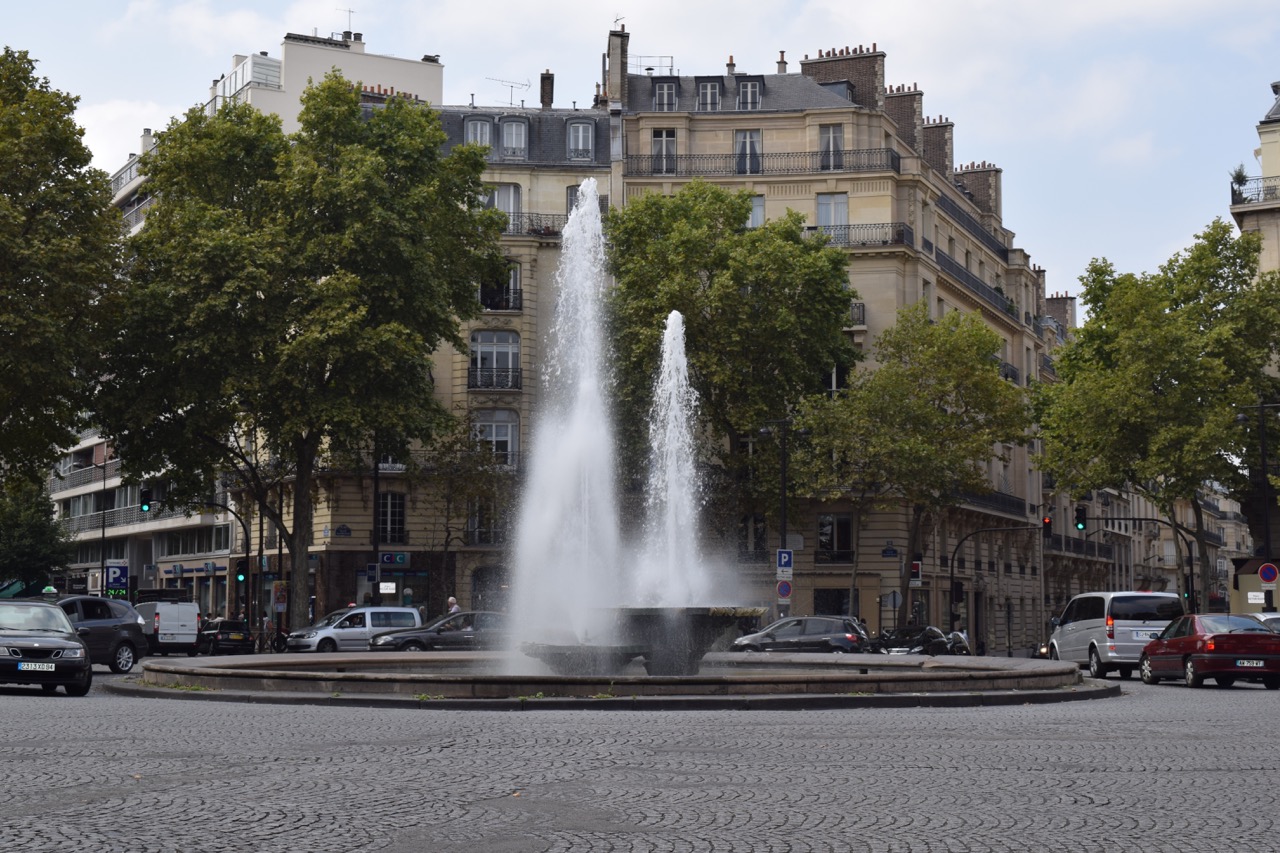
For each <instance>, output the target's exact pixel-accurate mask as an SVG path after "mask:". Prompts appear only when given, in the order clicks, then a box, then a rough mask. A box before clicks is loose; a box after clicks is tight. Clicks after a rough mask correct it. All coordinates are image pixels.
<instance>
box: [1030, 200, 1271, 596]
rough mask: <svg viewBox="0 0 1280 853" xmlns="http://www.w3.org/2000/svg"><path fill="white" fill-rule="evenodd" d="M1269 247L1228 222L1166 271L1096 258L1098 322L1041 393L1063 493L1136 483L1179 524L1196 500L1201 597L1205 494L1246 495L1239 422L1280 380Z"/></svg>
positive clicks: (1089, 294) (1091, 282) (1090, 286)
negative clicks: (1261, 265)
mask: <svg viewBox="0 0 1280 853" xmlns="http://www.w3.org/2000/svg"><path fill="white" fill-rule="evenodd" d="M1260 250H1261V240H1260V238H1259V237H1258V235H1256V234H1241V235H1238V236H1236V235H1235V234H1234V233H1233V229H1232V228H1231V226H1230V225H1228V224H1226V223H1225V222H1223V221H1222V220H1221V219H1218V220H1215V221H1214V222H1213V223H1211V224H1210V225H1209V227H1208V228H1206V229H1205V231H1204V232H1202V233H1201V234H1199V235H1197V237H1196V242H1195V243H1194V244H1193V245H1192V246H1191V248H1190V249H1188V250H1186V251H1185V252H1179V253H1177V254H1175V255H1174V256H1173V257H1172V258H1170V260H1169V261H1168V262H1166V263H1165V264H1164V265H1163V266H1161V267H1160V269H1159V271H1158V272H1156V273H1150V274H1148V273H1144V274H1142V275H1135V274H1133V273H1119V274H1118V273H1117V272H1116V271H1115V268H1114V267H1113V266H1112V265H1111V264H1110V263H1108V262H1107V261H1105V260H1095V261H1094V262H1093V263H1091V264H1090V265H1089V268H1088V270H1087V271H1086V273H1085V275H1084V276H1082V277H1081V283H1082V284H1083V285H1084V291H1083V294H1082V299H1083V301H1084V303H1085V304H1086V305H1087V306H1088V307H1089V319H1088V321H1087V322H1086V323H1085V324H1084V325H1083V326H1082V327H1081V328H1080V330H1079V331H1078V333H1077V334H1076V336H1075V339H1074V340H1073V341H1071V342H1070V343H1069V344H1068V345H1067V347H1066V348H1065V350H1064V351H1063V352H1062V355H1061V357H1060V359H1059V368H1058V371H1057V372H1058V376H1059V380H1060V381H1059V382H1057V383H1053V384H1046V385H1044V386H1041V387H1040V388H1039V389H1038V391H1037V399H1036V411H1037V415H1038V421H1039V423H1040V430H1041V433H1042V435H1043V437H1044V450H1043V454H1042V460H1041V465H1042V468H1043V469H1044V470H1045V471H1046V472H1047V473H1050V474H1052V475H1054V476H1055V477H1056V478H1057V480H1058V481H1059V482H1060V483H1062V484H1063V486H1064V488H1066V489H1069V490H1070V491H1071V492H1072V493H1073V494H1081V493H1083V492H1085V491H1088V490H1090V489H1096V488H1102V487H1106V486H1112V487H1119V486H1127V487H1129V488H1132V489H1135V490H1137V491H1138V492H1139V493H1141V494H1144V495H1146V496H1147V497H1148V498H1150V499H1151V501H1152V502H1153V503H1155V504H1156V505H1157V506H1159V507H1160V508H1161V510H1162V511H1163V512H1164V514H1165V515H1166V517H1167V518H1168V519H1169V520H1170V522H1173V521H1174V507H1175V505H1176V504H1177V503H1178V502H1180V501H1186V502H1188V504H1189V505H1190V507H1191V509H1192V513H1193V516H1194V519H1195V527H1194V531H1193V532H1194V534H1195V536H1196V539H1197V540H1198V541H1199V545H1200V547H1199V548H1198V552H1199V554H1200V574H1201V578H1202V580H1201V583H1202V584H1203V585H1202V586H1201V589H1207V588H1208V584H1209V582H1210V574H1211V566H1210V565H1209V562H1208V549H1207V548H1206V547H1205V541H1204V533H1205V527H1204V519H1203V516H1202V510H1201V506H1200V502H1199V500H1198V499H1197V497H1198V494H1199V492H1200V491H1201V490H1202V489H1203V487H1204V485H1205V483H1207V482H1210V481H1213V482H1218V483H1222V484H1227V485H1234V486H1239V484H1240V477H1239V473H1238V466H1239V464H1240V460H1250V459H1255V458H1257V457H1256V455H1254V454H1255V451H1253V450H1252V449H1251V448H1248V447H1247V446H1246V443H1245V442H1246V441H1247V439H1248V432H1247V430H1246V429H1244V428H1242V427H1241V425H1240V424H1239V423H1238V422H1237V417H1238V416H1239V415H1240V414H1241V413H1246V412H1247V411H1248V409H1247V407H1248V406H1250V405H1254V404H1256V403H1257V402H1258V401H1259V399H1262V398H1268V397H1269V396H1270V395H1271V393H1272V389H1273V388H1274V383H1275V380H1274V379H1273V378H1272V377H1270V376H1268V374H1267V368H1268V365H1270V364H1271V363H1272V361H1273V359H1274V358H1275V356H1276V354H1277V350H1278V348H1280V276H1278V275H1277V274H1276V273H1274V272H1268V273H1264V274H1261V275H1260V274H1259V273H1258V255H1259V252H1260ZM1246 464H1247V462H1246ZM1175 542H1180V538H1179V537H1175Z"/></svg>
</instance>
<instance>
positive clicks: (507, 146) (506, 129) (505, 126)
mask: <svg viewBox="0 0 1280 853" xmlns="http://www.w3.org/2000/svg"><path fill="white" fill-rule="evenodd" d="M527 137H528V128H527V127H525V123H524V122H522V121H504V122H503V123H502V156H503V157H519V158H522V159H523V158H524V157H525V156H527V155H528V143H527V141H526V140H527Z"/></svg>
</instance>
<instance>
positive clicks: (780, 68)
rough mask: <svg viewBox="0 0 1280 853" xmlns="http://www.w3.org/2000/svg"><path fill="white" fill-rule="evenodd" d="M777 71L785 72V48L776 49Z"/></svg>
mask: <svg viewBox="0 0 1280 853" xmlns="http://www.w3.org/2000/svg"><path fill="white" fill-rule="evenodd" d="M778 73H779V74H786V73H787V52H786V51H785V50H780V51H778Z"/></svg>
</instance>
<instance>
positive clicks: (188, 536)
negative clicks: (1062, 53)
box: [153, 524, 231, 558]
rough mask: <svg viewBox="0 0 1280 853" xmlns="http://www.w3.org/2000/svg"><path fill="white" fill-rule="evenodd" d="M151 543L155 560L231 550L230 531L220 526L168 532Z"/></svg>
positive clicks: (226, 527)
mask: <svg viewBox="0 0 1280 853" xmlns="http://www.w3.org/2000/svg"><path fill="white" fill-rule="evenodd" d="M153 542H154V545H153V547H154V549H155V556H156V557H157V558H160V557H179V556H194V555H201V554H211V553H216V552H218V551H228V550H230V549H231V529H230V527H228V526H227V525H225V524H220V525H217V526H214V527H193V528H190V529H187V530H170V531H166V532H165V533H164V534H163V535H157V536H156V537H155V539H154V540H153Z"/></svg>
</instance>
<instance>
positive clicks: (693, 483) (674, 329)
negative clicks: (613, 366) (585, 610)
mask: <svg viewBox="0 0 1280 853" xmlns="http://www.w3.org/2000/svg"><path fill="white" fill-rule="evenodd" d="M696 409H697V395H696V393H695V392H694V390H693V389H692V388H691V387H690V386H689V367H688V360H687V359H686V356H685V347H684V316H683V315H681V314H680V312H679V311H672V312H671V313H670V314H669V315H668V316H667V323H666V329H665V331H664V333H663V336H662V362H661V367H660V368H659V371H658V376H657V378H656V379H655V381H654V384H653V407H652V409H651V411H650V414H649V446H650V466H649V481H648V484H647V488H646V491H645V510H646V513H645V516H646V521H645V541H644V547H643V549H642V554H641V558H640V562H639V565H638V566H637V568H636V572H635V577H634V579H633V582H632V584H631V587H630V588H631V592H632V598H633V601H634V602H635V603H637V604H642V605H656V606H664V607H672V606H688V605H691V604H701V603H704V600H705V596H706V592H707V589H706V587H707V582H706V570H705V568H704V566H703V563H702V556H701V552H700V549H699V547H698V536H699V527H700V524H699V518H700V513H701V509H702V500H703V495H702V491H701V486H700V483H699V480H698V476H697V471H696V468H695V467H694V464H693V462H694V459H695V455H696V454H695V447H694V439H693V426H694V423H695V413H696Z"/></svg>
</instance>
